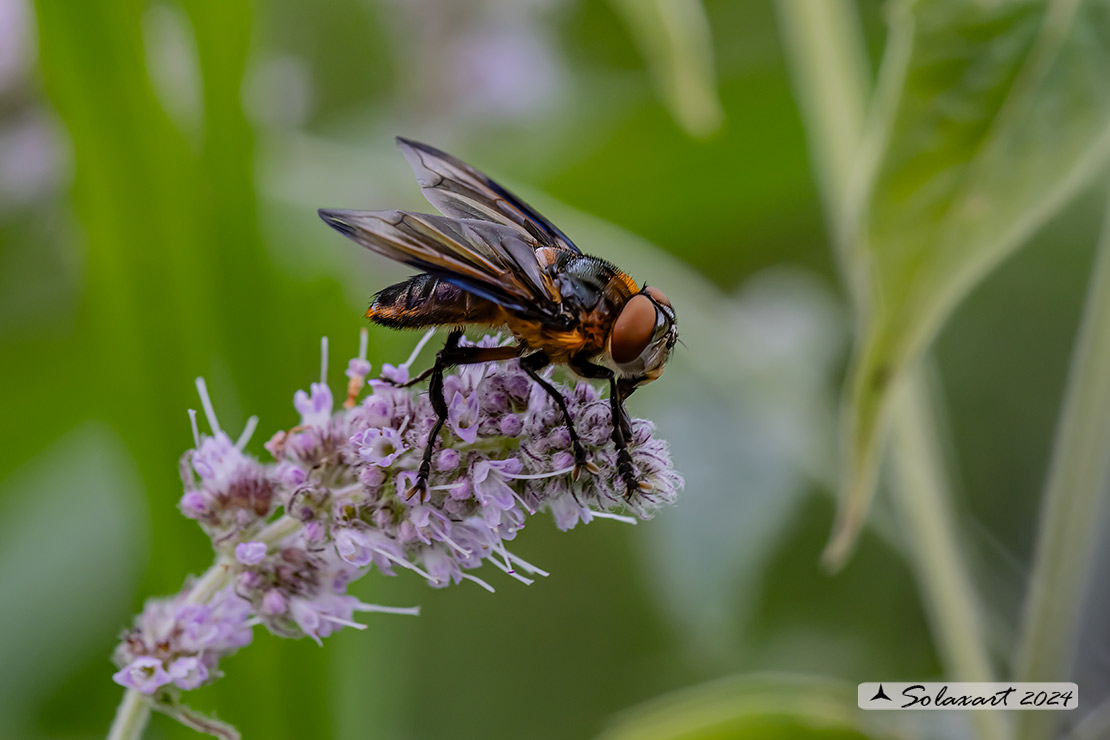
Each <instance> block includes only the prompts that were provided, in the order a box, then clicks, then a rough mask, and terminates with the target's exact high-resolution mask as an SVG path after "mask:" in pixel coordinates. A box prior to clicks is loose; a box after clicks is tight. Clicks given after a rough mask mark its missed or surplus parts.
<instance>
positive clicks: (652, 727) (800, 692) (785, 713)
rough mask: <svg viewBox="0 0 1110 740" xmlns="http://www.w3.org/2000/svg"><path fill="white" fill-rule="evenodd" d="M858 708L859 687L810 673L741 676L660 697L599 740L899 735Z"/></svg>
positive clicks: (620, 717) (632, 712) (630, 713)
mask: <svg viewBox="0 0 1110 740" xmlns="http://www.w3.org/2000/svg"><path fill="white" fill-rule="evenodd" d="M878 721H879V719H878V718H877V717H876V716H875V714H872V715H871V716H870V717H867V716H865V715H864V712H863V711H861V710H860V709H858V708H857V706H856V690H855V687H854V686H852V685H850V684H846V683H842V682H839V681H833V680H831V679H823V678H815V677H809V676H788V675H782V676H779V675H767V676H738V677H732V678H727V679H723V680H719V681H713V682H711V683H707V684H702V685H701V686H695V687H694V688H692V689H687V690H684V691H680V692H677V693H674V694H671V695H669V696H664V697H660V698H658V699H654V700H652V701H650V702H648V703H646V704H643V705H641V706H640V707H637V708H635V709H632V710H629V711H628V712H625V713H624V714H621V715H618V717H617V718H616V719H615V720H614V723H613V725H612V726H611V727H610V728H609V729H608V730H607V731H605V732H604V733H602V735H601V736H600V739H599V740H743V739H745V738H753V740H754V739H758V740H773V739H774V738H790V740H801V739H802V738H825V739H826V740H831V739H832V738H843V739H844V740H847V739H848V738H880V737H893V735H892V734H890V733H889V732H886V731H882V730H881V729H880V728H879V727H877V726H875V725H876V724H877V723H878Z"/></svg>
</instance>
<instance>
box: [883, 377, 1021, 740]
mask: <svg viewBox="0 0 1110 740" xmlns="http://www.w3.org/2000/svg"><path fill="white" fill-rule="evenodd" d="M933 395H934V394H931V393H930V389H929V384H928V383H927V379H926V377H925V373H924V368H918V369H916V370H914V371H912V372H910V373H909V375H908V376H907V378H906V379H905V385H904V386H903V388H902V389H901V397H900V398H899V399H898V402H897V405H896V406H895V407H894V409H893V411H894V413H893V419H892V423H891V456H892V458H893V460H892V462H893V463H894V478H895V485H893V486H891V498H892V500H893V503H894V506H895V509H896V510H897V513H898V518H899V520H900V522H901V528H902V530H903V531H904V532H905V533H906V536H907V539H908V544H909V547H908V548H907V549H908V551H909V554H910V558H911V564H912V567H913V569H914V571H915V574H916V576H917V582H918V587H919V588H920V590H921V595H922V599H921V600H922V602H923V604H924V606H925V610H926V613H927V614H928V617H929V622H930V624H931V626H932V631H933V635H934V637H935V639H936V641H937V647H938V650H939V652H940V654H941V659H942V661H943V663H944V665H945V666H946V668H947V671H948V673H949V674H950V675H951V676H952V677H953V678H955V679H956V680H958V681H993V680H994V675H993V670H992V667H991V664H990V661H989V659H988V657H987V653H986V651H985V650H984V649H983V644H984V642H985V640H984V635H983V629H982V627H983V625H982V623H981V622H980V612H979V609H978V608H977V606H978V603H979V600H978V596H977V594H976V592H975V589H974V588H973V586H972V584H971V582H970V580H969V579H968V578H967V575H966V569H965V568H964V567H963V566H962V557H961V555H962V553H961V546H960V545H961V543H960V542H959V541H958V539H957V537H956V532H957V531H958V527H957V526H956V520H955V517H954V515H953V511H952V507H951V505H950V502H949V497H948V494H947V491H948V489H949V486H948V483H947V481H946V480H945V479H944V464H943V455H942V453H941V450H940V448H939V447H938V445H937V442H936V440H937V434H936V430H937V423H936V420H935V419H934V417H933V413H932V408H933V405H932V404H933V402H932V398H931V397H932V396H933ZM971 719H972V720H973V721H974V722H975V723H976V725H977V726H978V728H979V736H980V737H982V738H990V739H991V740H1001V739H1002V738H1007V737H1009V736H1010V733H1009V727H1008V726H1007V725H1006V724H1005V721H1004V719H1003V716H1002V714H1000V713H998V712H972V713H971Z"/></svg>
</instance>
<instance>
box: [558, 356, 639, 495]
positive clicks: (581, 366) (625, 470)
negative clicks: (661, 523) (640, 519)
mask: <svg viewBox="0 0 1110 740" xmlns="http://www.w3.org/2000/svg"><path fill="white" fill-rule="evenodd" d="M570 366H571V368H572V369H573V370H574V371H575V372H576V373H578V374H579V375H581V376H582V377H584V378H595V379H604V380H608V381H609V407H610V411H611V415H612V421H613V445H614V446H615V447H616V448H617V472H618V473H620V476H621V480H623V481H624V486H625V489H626V492H625V498H632V494H634V493H636V492H637V491H647V490H650V485H649V484H647V483H642V482H640V481H637V480H636V472H635V470H634V469H633V468H632V455H631V454H629V452H628V441H629V440H630V439H631V438H632V424H631V422H630V421H629V419H628V412H627V411H625V410H624V399H625V398H626V397H628V396H630V395H632V391H633V390H634V389H635V388H634V387H629V386H627V385H626V384H625V383H623V382H620V381H618V380H617V378H616V376H614V375H613V371H612V370H610V369H609V368H607V367H603V366H601V365H595V364H594V363H592V362H590V361H589V360H588V359H586V358H584V357H575V358H574V359H573V360H571V363H570Z"/></svg>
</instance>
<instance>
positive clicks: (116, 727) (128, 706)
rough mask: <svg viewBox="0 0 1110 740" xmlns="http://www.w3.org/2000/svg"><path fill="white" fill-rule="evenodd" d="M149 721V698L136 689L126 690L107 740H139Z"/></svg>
mask: <svg viewBox="0 0 1110 740" xmlns="http://www.w3.org/2000/svg"><path fill="white" fill-rule="evenodd" d="M148 719H150V697H149V696H147V695H145V694H143V693H142V692H141V691H138V690H136V689H128V690H127V691H126V692H125V693H124V695H123V701H121V702H120V705H119V708H118V709H117V710H116V718H115V719H114V720H112V729H111V730H110V731H109V732H108V740H139V738H141V737H142V736H143V730H145V729H146V722H147V720H148Z"/></svg>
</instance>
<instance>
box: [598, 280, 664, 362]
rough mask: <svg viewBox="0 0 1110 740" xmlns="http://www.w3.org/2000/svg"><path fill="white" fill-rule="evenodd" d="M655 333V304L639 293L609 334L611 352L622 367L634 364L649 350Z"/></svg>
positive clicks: (629, 302) (625, 307)
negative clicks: (630, 363)
mask: <svg viewBox="0 0 1110 740" xmlns="http://www.w3.org/2000/svg"><path fill="white" fill-rule="evenodd" d="M654 333H655V304H653V303H652V301H651V298H648V297H647V296H646V295H643V294H641V293H638V294H636V295H634V296H632V298H630V299H629V301H628V303H626V304H624V308H622V309H621V312H620V315H619V316H617V320H616V321H615V322H614V323H613V330H612V331H611V332H610V334H609V351H610V352H611V353H612V355H613V360H614V361H615V362H617V363H618V364H620V365H625V364H627V363H629V362H632V361H633V360H635V359H636V358H637V357H639V356H640V354H641V353H642V352H643V351H644V350H645V349H647V346H648V342H650V341H651V336H652V334H654Z"/></svg>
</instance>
